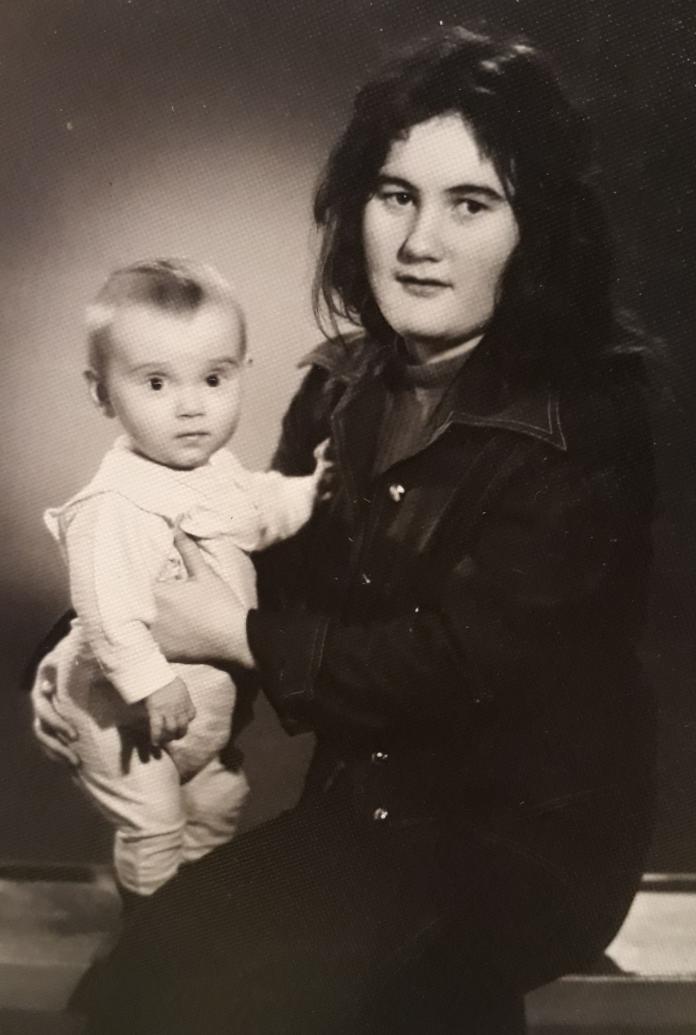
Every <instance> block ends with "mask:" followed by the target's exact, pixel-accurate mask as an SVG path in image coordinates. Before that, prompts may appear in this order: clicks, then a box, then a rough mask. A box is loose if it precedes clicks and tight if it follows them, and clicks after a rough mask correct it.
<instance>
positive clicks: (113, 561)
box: [65, 493, 195, 744]
mask: <svg viewBox="0 0 696 1035" xmlns="http://www.w3.org/2000/svg"><path fill="white" fill-rule="evenodd" d="M66 525H67V528H66V536H65V546H66V552H67V557H68V564H69V569H70V593H71V597H72V602H73V607H74V608H75V610H76V611H77V614H78V616H79V618H80V624H81V626H82V628H83V630H84V633H85V635H86V637H87V640H88V642H89V645H90V647H91V649H92V651H93V653H94V656H95V657H96V659H97V661H98V663H99V666H100V668H101V669H102V671H103V673H104V675H105V676H106V678H107V679H108V680H109V682H110V683H112V684H113V686H114V687H115V688H116V690H117V691H118V692H119V694H120V695H121V697H122V698H123V699H124V701H125V702H126V703H127V704H133V705H134V704H137V703H138V702H142V703H143V706H144V708H145V712H146V714H147V717H148V720H149V725H150V732H151V736H152V740H153V743H155V744H156V743H162V742H163V741H165V740H172V739H174V738H175V737H177V736H183V734H184V733H185V732H186V728H187V726H188V723H189V722H190V721H191V719H192V718H193V716H194V715H195V710H194V708H193V704H192V702H191V699H190V697H189V694H188V690H187V689H186V685H185V684H184V682H183V681H182V680H181V679H180V678H179V677H178V676H177V673H176V671H175V670H174V669H173V668H172V666H171V665H170V664H169V662H168V661H167V660H166V658H165V657H164V655H163V654H162V652H161V651H160V649H159V647H158V645H157V643H156V641H155V639H154V637H153V636H152V633H151V632H150V626H151V624H152V622H153V620H154V618H155V600H154V592H153V589H154V583H155V581H156V579H157V576H158V574H159V571H160V569H161V566H162V563H163V560H164V556H165V553H166V549H167V543H168V539H167V530H166V528H164V527H163V525H162V523H161V519H160V518H157V517H155V516H154V515H152V514H148V513H146V512H144V511H141V510H139V508H137V507H135V506H134V505H133V504H132V503H130V502H129V501H128V500H126V499H124V498H123V497H121V496H118V495H117V494H115V493H103V494H100V495H98V496H94V497H92V498H91V499H88V500H85V501H84V502H82V503H80V504H78V505H77V506H76V508H75V509H74V511H73V512H72V513H70V514H69V515H68V516H67V520H66Z"/></svg>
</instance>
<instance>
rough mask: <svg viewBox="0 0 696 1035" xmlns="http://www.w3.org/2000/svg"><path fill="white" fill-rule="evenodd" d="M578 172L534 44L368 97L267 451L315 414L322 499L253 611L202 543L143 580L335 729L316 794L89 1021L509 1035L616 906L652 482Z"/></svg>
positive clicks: (326, 205) (247, 852)
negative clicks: (171, 568) (339, 324)
mask: <svg viewBox="0 0 696 1035" xmlns="http://www.w3.org/2000/svg"><path fill="white" fill-rule="evenodd" d="M590 163H591V155H590V142H589V139H588V130H587V126H586V123H585V120H584V119H583V117H582V116H581V115H580V114H579V113H578V112H577V111H576V110H575V109H574V108H573V107H572V106H571V105H570V103H569V102H568V100H567V99H566V98H565V96H564V95H563V93H562V92H561V90H560V88H559V86H558V83H557V81H556V79H555V77H554V76H553V74H552V72H551V71H550V70H549V67H548V65H547V64H546V63H545V61H544V60H543V58H542V57H541V56H540V55H539V53H538V52H537V51H536V50H535V49H533V48H532V47H530V46H529V45H527V44H524V43H521V42H516V41H512V42H508V41H503V42H501V41H498V40H495V39H493V38H489V37H486V36H481V35H475V34H472V33H469V32H467V31H465V30H461V29H454V30H451V31H446V32H444V33H443V34H441V35H439V36H438V37H437V38H436V39H434V40H433V41H431V42H430V43H428V44H427V45H425V46H422V47H420V48H419V49H417V50H416V51H414V52H413V53H411V54H409V55H407V56H406V57H405V58H404V59H402V60H401V61H399V62H398V63H397V64H395V65H393V66H391V67H390V68H388V69H387V70H386V71H385V72H384V73H383V75H381V76H380V77H379V78H376V79H375V80H373V81H372V82H370V83H369V84H368V85H367V86H366V87H365V88H364V89H363V90H362V91H361V92H360V93H359V94H358V97H357V100H356V103H355V108H354V112H353V116H352V118H351V121H350V123H349V125H348V128H347V130H346V132H345V133H344V135H343V137H342V138H341V140H340V141H339V143H338V145H337V146H336V148H335V149H334V151H333V153H332V155H331V157H330V159H329V162H328V165H327V168H326V172H325V175H324V178H323V181H322V183H321V186H320V188H319V191H318V194H317V197H316V202H315V215H316V219H317V222H318V223H319V225H320V226H321V227H322V228H323V233H324V247H323V254H322V259H321V263H320V269H319V273H318V278H317V298H318V299H320V300H322V301H323V303H324V305H325V307H326V309H327V310H328V313H329V314H330V316H331V317H333V318H335V317H347V318H348V319H349V320H351V321H353V322H354V323H355V324H357V325H359V327H360V328H361V331H360V333H359V334H357V335H356V336H354V337H352V338H350V339H348V338H346V337H341V336H337V337H335V338H333V339H332V340H329V341H327V342H325V343H324V344H323V345H321V346H320V347H319V348H318V349H317V350H315V351H314V352H313V353H311V354H310V356H309V357H308V358H307V360H306V361H305V362H306V365H307V366H308V368H309V369H308V372H307V375H306V377H305V379H304V382H303V384H302V386H301V387H300V389H299V391H298V393H297V395H296V396H295V398H294V399H293V401H292V403H291V406H290V408H289V411H288V413H287V415H286V417H285V420H284V425H283V433H282V438H281V442H280V445H279V448H278V451H277V454H276V457H275V466H276V467H277V468H278V469H280V470H282V471H284V472H286V473H288V474H299V473H303V472H306V471H309V469H310V467H311V464H312V451H313V449H314V448H315V446H316V445H317V443H318V442H320V441H321V440H322V439H324V438H326V437H327V436H330V437H331V441H332V443H333V448H334V451H335V455H336V475H337V484H336V489H335V493H334V497H333V499H332V500H331V502H330V503H329V504H328V506H327V507H325V508H324V509H323V510H320V511H319V512H318V513H317V515H316V517H315V519H314V522H313V524H312V525H311V526H310V527H309V529H308V530H306V532H305V533H303V534H302V535H301V536H300V537H297V538H296V539H295V540H294V541H293V543H292V544H290V545H289V546H288V545H286V546H284V547H283V548H282V549H280V548H279V549H277V550H276V551H275V552H268V553H267V554H266V555H265V556H264V557H263V558H262V560H261V563H260V565H259V568H260V572H259V574H260V589H261V600H262V604H261V606H260V609H259V610H257V611H252V612H250V613H248V614H247V613H245V612H244V611H243V609H242V608H241V607H240V606H239V605H238V603H237V602H236V601H235V600H234V599H232V598H231V597H230V594H229V592H228V591H227V590H226V589H225V587H224V586H223V585H222V584H221V583H219V582H218V581H217V580H216V579H215V577H214V576H213V575H212V574H211V573H210V572H209V570H208V569H207V568H206V566H205V564H203V563H202V562H201V560H200V558H199V557H198V556H197V552H196V548H195V546H193V544H191V543H190V542H187V541H183V542H182V543H181V551H182V554H183V556H184V558H185V560H186V563H187V566H188V567H189V570H190V573H191V576H192V577H191V579H190V581H189V582H187V583H186V584H183V585H179V586H178V587H175V588H174V589H166V590H165V589H164V588H163V590H162V594H161V596H160V600H159V605H160V610H159V613H160V620H159V631H158V638H159V639H160V642H161V643H162V645H163V648H164V649H165V652H166V653H168V654H169V655H171V656H175V657H181V658H185V659H187V660H199V659H204V658H205V659H207V660H209V659H213V660H215V661H217V662H218V663H224V664H237V665H243V666H246V667H252V666H253V667H256V668H257V669H258V671H259V673H260V676H261V682H262V685H263V687H264V689H265V692H266V693H267V694H268V696H269V698H270V699H271V701H272V703H273V704H274V706H275V708H276V709H277V711H278V714H279V716H280V718H281V720H282V721H283V722H284V724H285V725H286V727H287V728H288V729H289V730H291V731H292V730H295V729H307V728H308V729H313V730H314V731H315V732H316V735H317V750H316V754H315V757H314V760H313V763H312V766H311V768H310V772H309V776H308V780H307V788H306V791H305V794H304V795H303V798H302V801H301V802H300V804H299V805H298V806H297V808H295V809H294V810H292V811H290V812H288V813H285V814H284V815H282V816H281V817H279V818H278V819H276V820H274V821H272V822H271V823H268V824H265V825H263V826H261V827H259V828H257V829H256V830H254V831H252V832H250V833H249V834H246V835H244V836H242V837H240V838H239V839H238V840H237V841H236V842H235V843H233V844H232V845H230V846H227V847H225V848H223V849H221V850H219V851H216V852H214V853H213V854H212V855H210V856H209V857H208V858H207V859H205V860H203V861H201V862H200V863H197V864H195V865H193V866H191V867H189V868H187V871H186V872H185V873H183V872H182V873H180V874H179V876H178V877H177V878H176V879H175V880H174V881H173V882H172V883H171V884H170V885H168V886H167V887H165V888H164V889H162V891H161V892H158V893H157V894H156V895H155V896H154V897H153V899H152V900H151V901H149V902H148V903H147V904H145V905H144V906H142V907H141V908H140V909H139V910H138V911H137V913H136V914H135V915H134V916H133V918H132V922H131V923H130V924H129V925H128V928H127V929H126V931H125V933H124V935H123V937H122V939H121V942H120V944H119V945H118V946H117V948H116V950H115V952H114V954H113V957H112V959H111V961H110V964H109V966H108V968H107V971H108V972H107V975H106V978H105V981H104V982H103V987H102V989H101V992H100V996H99V1002H98V1004H97V1005H96V1006H95V1008H94V1011H93V1017H92V1022H91V1024H92V1027H91V1028H90V1030H91V1031H94V1032H99V1033H101V1035H104V1033H107V1032H123V1031H128V1032H132V1033H141V1032H142V1033H145V1032H147V1033H148V1035H155V1033H160V1032H161V1033H165V1032H166V1033H167V1035H172V1033H182V1035H183V1033H193V1032H199V1031H205V1032H206V1033H211V1035H213V1033H218V1032H219V1033H223V1032H228V1031H235V1032H240V1033H243V1032H248V1033H254V1035H257V1033H271V1032H283V1033H291V1032H292V1033H297V1035H300V1033H301V1035H311V1033H316V1035H320V1033H321V1035H325V1033H329V1032H331V1033H334V1032H345V1033H349V1032H350V1033H355V1032H371V1033H376V1032H381V1033H385V1032H389V1033H406V1032H414V1033H415V1032H424V1031H428V1032H432V1033H435V1032H442V1033H445V1032H448V1033H449V1032H454V1031H467V1032H469V1033H471V1032H481V1033H484V1032H485V1033H492V1032H504V1033H505V1035H510V1033H512V1032H515V1031H523V1030H524V1021H523V1010H522V996H523V994H524V993H525V992H526V991H528V990H529V989H531V988H533V987H535V986H537V985H539V984H541V983H544V982H546V981H548V980H551V979H553V978H555V977H557V976H558V975H560V974H562V973H564V972H567V971H568V970H570V969H571V968H574V967H577V966H578V965H581V964H583V963H584V962H587V961H589V960H591V959H592V958H593V957H594V956H596V955H597V954H598V953H599V952H601V950H602V949H603V948H604V947H605V946H606V945H607V944H608V942H609V941H610V939H611V938H612V937H613V935H614V934H615V933H616V931H617V930H618V927H619V926H620V924H621V922H622V920H623V917H624V916H625V913H626V911H627V909H628V906H629V904H630V902H631V899H632V897H633V895H634V893H635V889H636V886H637V883H638V880H639V876H640V872H641V868H642V863H643V859H644V855H645V850H646V843H647V839H648V831H649V825H650V823H649V816H650V805H651V795H652V769H653V734H654V721H653V715H652V710H651V705H650V699H649V695H647V693H646V691H645V689H644V687H643V684H642V680H641V674H640V670H639V667H638V664H637V661H636V650H635V648H636V642H637V639H638V637H639V635H640V624H641V617H642V610H643V602H644V592H645V576H646V569H647V566H648V562H649V557H650V544H649V526H650V520H651V510H652V501H653V475H652V464H651V453H650V434H649V430H648V427H647V420H646V414H645V405H644V402H643V398H642V388H641V381H642V361H641V357H640V350H639V348H638V344H637V342H636V341H635V340H634V339H632V338H631V337H630V336H628V335H627V334H626V333H624V332H622V331H621V329H620V327H619V325H618V322H617V320H616V318H615V315H614V311H613V308H612V303H611V297H610V296H611V291H610V288H611V255H610V247H609V243H608V235H607V228H606V225H605V220H604V216H603V213H602V209H601V206H600V205H599V203H598V200H597V197H596V194H595V191H594V189H593V187H592V186H591V184H590V181H589V178H588V177H589V170H590ZM45 671H46V672H47V673H48V674H49V675H50V667H48V668H46V670H45ZM39 685H41V684H40V683H39ZM44 687H45V680H44ZM48 694H49V695H50V686H49V690H48ZM35 701H36V707H37V713H38V717H39V722H40V724H41V723H43V725H42V733H41V737H42V738H43V740H44V743H46V744H47V745H48V746H50V747H52V749H53V750H54V751H55V750H56V749H57V748H58V739H57V738H58V735H59V733H60V720H59V719H58V718H57V717H56V716H55V713H53V712H52V711H51V708H50V699H49V697H48V696H47V692H46V691H45V690H44V693H43V694H42V693H41V692H40V690H37V691H36V692H35ZM77 750H78V753H79V745H78V746H77Z"/></svg>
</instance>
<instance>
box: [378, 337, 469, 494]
mask: <svg viewBox="0 0 696 1035" xmlns="http://www.w3.org/2000/svg"><path fill="white" fill-rule="evenodd" d="M476 344H477V342H474V343H473V344H472V343H470V342H467V343H466V344H464V345H462V346H461V347H460V348H459V349H457V350H456V351H452V352H451V353H450V354H449V355H448V356H446V357H445V358H443V359H435V360H431V361H430V362H427V363H413V362H409V361H408V357H407V356H400V357H399V358H398V359H397V361H396V364H395V374H394V377H393V379H392V381H391V383H390V385H389V391H388V394H387V398H386V402H385V408H384V414H383V416H382V422H381V425H380V429H379V435H378V440H377V451H376V457H375V467H374V474H375V475H378V474H382V473H383V472H384V471H386V470H387V468H388V467H391V466H392V465H393V464H395V463H398V462H399V461H400V460H404V459H406V457H408V456H412V455H413V453H415V452H417V451H418V450H419V449H421V448H423V446H424V445H426V443H427V440H428V437H429V435H430V434H431V432H432V428H433V426H434V420H433V419H434V417H435V415H436V413H437V411H438V408H439V405H440V403H441V401H442V399H443V396H444V394H445V392H446V391H447V388H448V387H449V385H450V384H452V382H453V381H454V379H455V378H456V377H457V375H458V374H459V372H460V370H461V369H462V367H463V366H464V364H465V363H466V361H467V359H468V357H469V355H470V354H471V352H472V351H473V349H474V348H475V347H476Z"/></svg>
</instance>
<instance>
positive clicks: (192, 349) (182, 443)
mask: <svg viewBox="0 0 696 1035" xmlns="http://www.w3.org/2000/svg"><path fill="white" fill-rule="evenodd" d="M242 341H243V329H242V327H241V323H240V320H239V317H238V316H237V314H236V313H235V312H234V311H231V310H230V309H223V308H221V307H218V306H214V305H208V306H203V307H201V308H200V309H198V310H196V311H195V312H193V313H183V314H182V313H167V312H163V311H162V310H158V309H155V308H150V307H147V306H140V305H137V306H136V305H134V306H130V307H128V308H124V309H122V310H120V311H119V312H117V314H116V317H115V319H114V322H113V324H112V326H111V330H110V350H109V353H110V354H109V357H108V359H107V361H106V362H107V368H106V372H105V376H104V378H103V388H104V390H105V392H106V396H107V399H106V400H105V401H102V406H103V408H104V410H105V411H106V412H107V413H109V414H110V415H113V416H116V417H118V418H119V420H120V422H121V424H122V425H123V427H124V429H125V431H126V432H127V433H128V436H129V438H130V440H131V442H132V444H133V446H134V448H135V449H137V451H138V452H140V453H142V454H143V456H146V457H149V459H150V460H154V461H155V462H156V463H158V464H164V465H165V466H166V467H174V468H178V469H181V470H190V469H192V468H194V467H200V466H202V465H203V464H205V463H206V462H207V461H208V459H209V458H210V456H211V455H212V454H213V453H214V452H215V451H216V450H218V449H220V447H221V446H224V445H225V443H226V442H227V441H228V440H229V439H230V438H231V437H232V435H233V434H234V431H235V428H236V427H237V421H238V418H239V411H240V406H241V377H240V375H241V371H242V362H243V361H242Z"/></svg>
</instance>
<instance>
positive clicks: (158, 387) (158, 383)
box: [147, 377, 164, 392]
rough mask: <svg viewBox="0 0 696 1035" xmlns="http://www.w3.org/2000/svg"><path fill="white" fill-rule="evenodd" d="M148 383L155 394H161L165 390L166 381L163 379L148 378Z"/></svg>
mask: <svg viewBox="0 0 696 1035" xmlns="http://www.w3.org/2000/svg"><path fill="white" fill-rule="evenodd" d="M147 383H148V384H149V386H150V388H151V389H152V391H153V392H161V391H162V389H163V388H164V380H163V379H162V378H161V377H148V379H147Z"/></svg>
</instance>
